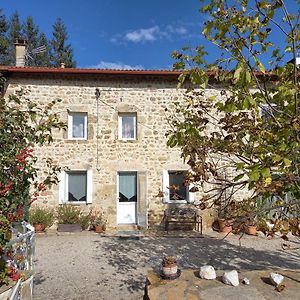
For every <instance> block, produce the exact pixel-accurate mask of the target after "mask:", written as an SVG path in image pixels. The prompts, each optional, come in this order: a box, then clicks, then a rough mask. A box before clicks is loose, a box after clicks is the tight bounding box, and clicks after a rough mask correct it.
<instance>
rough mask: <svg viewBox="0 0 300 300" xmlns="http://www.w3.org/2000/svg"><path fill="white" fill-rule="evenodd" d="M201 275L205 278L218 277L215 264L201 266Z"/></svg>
mask: <svg viewBox="0 0 300 300" xmlns="http://www.w3.org/2000/svg"><path fill="white" fill-rule="evenodd" d="M199 276H200V277H201V278H203V279H216V278H217V275H216V271H215V269H214V267H213V266H203V267H201V268H200V271H199Z"/></svg>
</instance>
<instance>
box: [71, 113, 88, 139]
mask: <svg viewBox="0 0 300 300" xmlns="http://www.w3.org/2000/svg"><path fill="white" fill-rule="evenodd" d="M74 115H83V116H84V132H83V137H73V117H74ZM87 126H88V114H87V113H86V112H69V113H68V139H69V140H87V139H88V135H87Z"/></svg>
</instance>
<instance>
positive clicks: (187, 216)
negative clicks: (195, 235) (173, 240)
mask: <svg viewBox="0 0 300 300" xmlns="http://www.w3.org/2000/svg"><path fill="white" fill-rule="evenodd" d="M164 220H165V231H167V232H169V225H170V224H192V225H194V226H195V227H194V228H195V230H197V231H198V232H200V233H201V234H202V217H201V216H200V215H199V213H198V212H197V210H195V209H193V208H180V207H175V208H168V209H166V210H165V211H164Z"/></svg>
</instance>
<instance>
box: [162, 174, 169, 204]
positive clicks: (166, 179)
mask: <svg viewBox="0 0 300 300" xmlns="http://www.w3.org/2000/svg"><path fill="white" fill-rule="evenodd" d="M162 184H163V186H162V191H163V193H164V198H163V201H164V203H168V202H170V189H169V172H168V170H164V171H163V180H162Z"/></svg>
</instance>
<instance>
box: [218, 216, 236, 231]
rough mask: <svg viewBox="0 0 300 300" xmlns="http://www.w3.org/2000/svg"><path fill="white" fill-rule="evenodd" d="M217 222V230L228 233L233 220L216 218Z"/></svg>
mask: <svg viewBox="0 0 300 300" xmlns="http://www.w3.org/2000/svg"><path fill="white" fill-rule="evenodd" d="M218 222H219V232H222V233H230V232H232V224H233V220H226V219H218Z"/></svg>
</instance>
